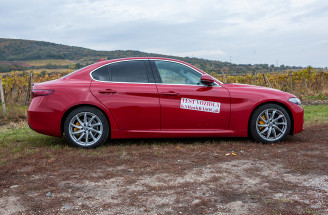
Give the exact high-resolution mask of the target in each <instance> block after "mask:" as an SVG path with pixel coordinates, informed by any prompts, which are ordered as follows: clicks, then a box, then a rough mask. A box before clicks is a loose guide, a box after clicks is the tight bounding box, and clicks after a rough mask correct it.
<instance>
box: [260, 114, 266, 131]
mask: <svg viewBox="0 0 328 215" xmlns="http://www.w3.org/2000/svg"><path fill="white" fill-rule="evenodd" d="M262 118H263V119H264V120H266V118H265V116H264V115H263V116H262ZM259 124H260V125H264V124H265V123H264V122H263V120H260V121H259ZM263 128H264V127H259V129H260V130H262V129H263Z"/></svg>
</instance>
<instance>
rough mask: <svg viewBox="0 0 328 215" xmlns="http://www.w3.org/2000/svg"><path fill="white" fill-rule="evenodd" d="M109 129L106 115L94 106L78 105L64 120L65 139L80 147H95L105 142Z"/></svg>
mask: <svg viewBox="0 0 328 215" xmlns="http://www.w3.org/2000/svg"><path fill="white" fill-rule="evenodd" d="M109 129H110V128H109V123H108V120H107V117H106V116H105V115H104V114H103V113H102V112H101V111H100V110H98V109H96V108H94V107H79V108H77V109H75V110H73V111H72V112H71V113H70V114H69V115H68V116H67V118H66V119H65V122H64V132H65V137H66V139H67V140H68V142H69V143H70V144H71V145H73V146H76V147H81V148H96V147H98V146H100V145H102V144H103V143H105V142H106V140H107V137H108V136H109Z"/></svg>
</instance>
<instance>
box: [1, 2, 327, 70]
mask: <svg viewBox="0 0 328 215" xmlns="http://www.w3.org/2000/svg"><path fill="white" fill-rule="evenodd" d="M327 10H328V2H327V1H325V0H271V1H269V0H221V1H213V0H202V1H200V0H180V1H176V0H166V1H162V0H161V1H159V0H152V1H150V0H133V1H131V0H82V1H81V0H49V1H41V0H31V1H23V0H21V1H18V0H10V1H9V0H1V7H0V29H1V31H0V37H9V38H13V37H15V38H23V39H34V40H45V41H51V42H57V43H63V44H68V45H76V46H82V47H88V48H93V49H101V50H114V49H135V50H142V51H143V50H156V52H157V53H164V54H171V55H178V56H195V57H201V58H210V59H219V60H225V61H228V60H229V57H230V56H232V59H233V62H237V63H269V64H271V63H275V61H276V59H278V60H279V62H281V63H284V64H288V65H303V66H307V65H314V66H328V63H327V62H326V59H327V54H326V50H327V48H328V47H327V46H328V44H327V39H326V38H328V28H327V27H326V22H327V20H328V13H327V12H326V11H327ZM154 52H155V51H154Z"/></svg>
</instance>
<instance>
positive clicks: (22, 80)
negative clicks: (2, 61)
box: [0, 68, 328, 104]
mask: <svg viewBox="0 0 328 215" xmlns="http://www.w3.org/2000/svg"><path fill="white" fill-rule="evenodd" d="M67 73H68V72H64V73H63V72H52V73H44V72H41V73H34V74H33V76H32V77H33V78H32V80H33V83H38V82H44V81H49V80H54V79H58V78H60V77H62V76H63V75H66V74H67ZM209 73H210V74H211V75H212V76H214V77H215V78H217V79H218V80H220V81H222V82H226V83H241V84H252V85H258V86H265V87H271V88H274V89H278V90H283V91H286V92H290V93H293V94H295V95H296V96H298V97H300V98H301V99H307V98H310V97H314V98H317V99H325V98H326V97H327V96H328V72H317V71H315V70H314V69H312V68H307V69H304V70H301V71H297V72H291V71H286V72H285V73H266V74H264V73H261V72H258V73H254V74H249V75H244V76H230V75H223V74H217V73H214V72H209ZM0 78H1V79H2V84H3V90H4V97H5V101H6V103H15V104H24V103H27V102H28V100H29V99H30V86H29V80H30V79H31V75H30V73H28V72H11V73H8V74H6V75H4V76H2V77H0Z"/></svg>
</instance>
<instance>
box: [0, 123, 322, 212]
mask: <svg viewBox="0 0 328 215" xmlns="http://www.w3.org/2000/svg"><path fill="white" fill-rule="evenodd" d="M327 130H328V125H317V126H312V127H307V128H306V129H305V131H304V132H303V133H301V134H298V135H295V136H294V137H290V138H288V139H287V141H285V142H283V143H280V144H272V145H263V144H259V143H254V142H252V141H250V140H248V139H245V138H233V139H232V138H224V139H166V140H128V141H127V140H120V141H112V143H111V144H107V145H105V146H104V147H101V148H99V149H95V150H81V149H76V148H72V147H69V146H63V147H61V146H60V147H51V148H50V147H49V148H45V147H43V148H42V149H40V150H39V151H38V153H36V154H34V155H33V156H28V157H19V158H17V159H12V160H11V161H10V162H8V163H6V164H5V165H3V166H1V170H0V214H328V132H327Z"/></svg>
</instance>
